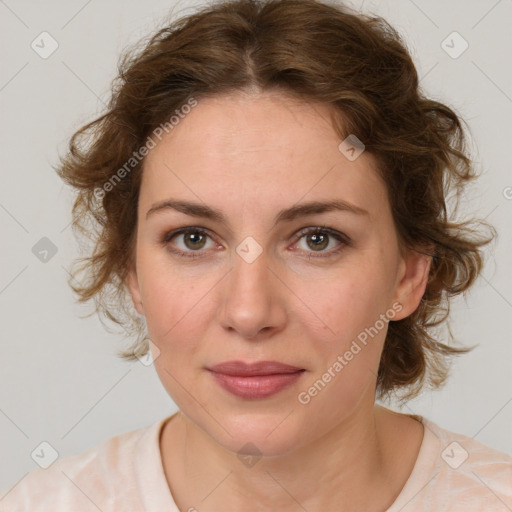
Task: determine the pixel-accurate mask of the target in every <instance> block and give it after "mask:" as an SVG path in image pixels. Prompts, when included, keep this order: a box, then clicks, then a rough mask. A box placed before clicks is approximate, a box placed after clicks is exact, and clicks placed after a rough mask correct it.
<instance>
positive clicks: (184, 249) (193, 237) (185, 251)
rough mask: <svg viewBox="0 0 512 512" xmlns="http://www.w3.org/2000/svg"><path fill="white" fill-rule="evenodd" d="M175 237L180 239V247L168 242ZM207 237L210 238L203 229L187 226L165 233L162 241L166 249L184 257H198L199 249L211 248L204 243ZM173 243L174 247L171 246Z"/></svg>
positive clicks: (199, 254)
mask: <svg viewBox="0 0 512 512" xmlns="http://www.w3.org/2000/svg"><path fill="white" fill-rule="evenodd" d="M175 238H176V239H177V240H178V241H180V240H181V242H182V245H181V247H180V245H179V244H170V242H171V241H172V240H173V239H175ZM208 238H210V240H211V237H210V235H209V234H208V232H207V231H205V230H204V229H201V228H196V227H188V228H181V229H178V230H176V231H172V232H170V233H167V234H166V235H165V236H164V238H163V240H162V243H163V244H164V245H165V246H167V248H168V250H169V251H171V252H172V253H175V254H178V255H180V256H184V257H186V258H198V257H200V256H201V252H202V251H201V249H204V248H206V249H211V246H210V247H208V246H207V243H206V241H207V239H208ZM211 241H212V244H213V245H215V243H214V242H213V240H211ZM173 245H174V246H175V247H173ZM176 246H177V248H176ZM203 252H204V251H203Z"/></svg>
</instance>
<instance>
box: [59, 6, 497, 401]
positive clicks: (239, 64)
mask: <svg viewBox="0 0 512 512" xmlns="http://www.w3.org/2000/svg"><path fill="white" fill-rule="evenodd" d="M118 71H119V74H118V76H117V77H116V79H115V80H114V82H113V84H112V91H111V97H110V100H109V103H108V105H107V108H106V112H105V113H103V114H102V115H101V116H99V117H97V118H96V119H95V120H93V121H92V122H90V123H88V124H86V125H85V126H83V127H82V128H80V129H79V130H78V131H77V132H76V133H74V135H73V136H72V137H71V139H70V141H69V151H68V152H67V153H66V155H65V156H64V157H61V159H60V164H59V165H58V166H57V167H56V171H57V172H58V174H59V176H60V177H61V178H62V179H63V180H64V181H65V182H66V183H68V184H70V185H71V186H72V187H74V188H75V189H76V191H77V195H76V199H75V202H74V205H73V212H72V213H73V219H74V220H73V227H74V230H75V233H79V234H81V235H85V236H86V238H87V239H88V240H89V241H90V242H92V243H93V246H92V249H91V250H90V251H89V255H88V256H87V257H82V258H79V259H78V260H77V261H75V265H76V264H79V266H78V267H75V268H74V270H73V271H72V274H71V278H70V280H69V284H70V286H71V288H72V289H73V290H74V292H75V293H76V294H77V296H78V301H79V302H86V301H89V300H91V299H93V300H94V303H95V310H94V311H93V312H92V313H91V314H93V313H95V312H96V313H98V314H99V317H100V319H101V320H102V322H103V319H104V318H106V319H108V320H110V321H113V322H114V323H115V324H119V325H121V326H122V327H123V328H124V330H125V332H126V333H127V334H128V335H129V336H132V337H133V336H135V338H136V340H135V342H134V343H133V344H132V345H131V347H129V348H128V349H127V350H125V351H120V352H118V355H119V356H120V357H122V358H126V359H128V360H134V359H135V358H137V357H140V356H142V355H144V354H145V353H146V352H147V351H148V340H147V331H146V327H145V321H144V319H141V318H140V316H138V315H137V314H136V312H135V311H134V308H133V304H132V303H131V299H130V296H129V293H128V289H127V286H126V277H127V273H128V270H129V267H130V265H131V264H132V263H133V258H134V250H135V235H136V228H137V203H138V196H139V189H140V183H141V175H142V171H143V164H144V158H143V157H142V156H143V155H144V154H145V152H144V151H143V150H144V147H146V148H148V147H151V146H150V143H153V145H154V143H155V141H154V137H155V136H156V137H158V138H160V136H159V134H161V132H162V127H163V128H164V129H165V131H166V132H168V131H169V130H170V129H172V127H173V126H172V125H173V124H174V123H173V122H169V117H170V116H171V115H172V114H174V113H178V114H180V112H186V110H185V107H184V106H186V105H187V104H188V105H191V104H193V101H198V100H199V101H200V98H201V97H206V96H214V95H228V94H233V93H236V92H240V91H257V92H262V91H271V90H273V91H277V92H282V93H284V94H290V95H293V96H295V97H297V98H299V99H301V100H303V101H308V102H309V101H316V102H321V103H323V104H327V105H329V106H330V107H331V110H330V111H331V112H332V122H333V128H334V129H335V130H336V131H337V133H338V134H339V136H340V139H344V138H345V137H346V136H347V135H349V134H355V135H356V136H357V138H358V139H360V140H361V141H363V143H364V145H365V150H366V151H367V152H368V153H369V154H371V155H373V156H374V157H375V159H376V161H377V162H378V166H379V172H380V173H381V176H382V178H383V180H384V182H385V183H386V187H387V191H388V197H389V202H390V205H391V210H392V214H393V219H394V222H395V226H396V230H397V234H398V238H399V242H400V247H401V249H402V248H409V249H412V250H417V251H420V252H425V253H426V254H428V255H429V256H431V258H432V260H431V268H430V273H429V277H428V282H427V286H426V290H425V293H424V295H423V298H422V300H421V302H420V304H419V306H418V308H417V309H416V311H415V312H414V313H412V314H411V315H409V316H408V317H406V318H404V319H402V320H398V321H391V322H390V323H389V328H388V332H387V337H386V340H385V343H384V348H383V352H382V357H381V361H380V366H379V370H378V376H377V393H378V396H379V397H380V398H385V397H389V396H390V395H391V392H392V391H393V392H394V393H395V394H397V392H401V394H402V397H403V398H402V400H406V399H409V398H412V397H414V396H416V395H417V394H418V393H419V391H420V390H421V389H422V388H423V387H424V386H425V385H427V384H428V385H430V387H431V388H438V387H440V386H441V385H442V384H443V383H444V382H445V380H446V377H447V374H448V369H449V363H450V360H451V356H454V355H457V354H460V353H464V352H467V351H469V350H471V348H473V347H471V348H467V347H456V346H454V344H453V343H452V344H446V343H443V342H441V341H439V340H437V339H435V337H434V335H433V330H436V329H437V328H438V326H441V324H443V325H444V322H446V321H447V319H448V313H449V305H450V299H451V297H453V296H456V295H458V294H462V293H463V292H466V291H467V290H468V289H469V287H470V286H471V285H472V284H473V283H474V281H475V280H476V278H477V277H478V275H479V273H480V271H481V268H482V263H483V254H482V247H483V246H484V245H486V244H488V243H489V242H490V241H491V240H492V239H493V237H494V235H495V230H494V228H492V226H490V225H488V224H487V223H485V222H484V221H477V220H473V221H469V220H466V221H460V222H455V221H454V220H453V218H452V217H451V216H449V213H448V206H447V203H448V199H449V195H450V194H452V195H453V197H454V198H455V203H454V208H453V214H455V210H456V208H457V205H458V202H459V198H460V195H461V192H462V191H463V189H464V188H465V185H466V184H467V183H468V182H469V181H470V180H472V179H473V178H475V177H476V172H475V169H474V166H473V164H472V161H471V160H470V157H469V152H468V150H467V138H466V135H465V128H463V126H462V121H461V119H460V118H459V117H458V116H457V115H456V114H455V112H454V111H453V110H452V109H451V108H449V107H448V106H446V105H444V104H442V103H440V102H438V101H434V100H432V99H429V98H427V97H426V96H425V95H424V94H423V93H422V91H421V89H420V87H419V80H418V74H417V71H416V69H415V66H414V64H413V62H412V59H411V57H410V55H409V53H408V51H407V49H406V46H405V44H404V43H403V41H402V39H401V37H400V35H399V34H398V33H397V32H396V31H395V30H394V29H393V28H392V27H391V26H390V25H389V24H388V23H387V22H386V21H385V20H383V19H382V18H379V17H375V16H370V15H363V14H360V13H355V12H353V11H351V10H349V9H348V8H346V7H343V6H335V5H332V4H328V3H322V2H319V1H315V0H261V1H260V0H234V1H223V2H219V3H216V4H215V5H212V6H204V7H202V8H201V9H199V10H197V11H196V12H194V13H192V14H190V15H188V16H184V17H182V18H179V19H177V20H175V21H173V22H172V23H169V24H168V25H166V26H164V28H162V29H159V30H158V31H157V32H156V33H154V35H152V36H150V37H148V38H147V39H146V40H144V41H141V42H140V43H138V44H137V46H135V47H134V48H129V49H128V50H127V51H125V52H124V53H123V55H122V56H121V58H120V60H119V64H118ZM180 117H183V116H182V115H180ZM170 119H171V121H172V117H171V118H170ZM159 127H160V128H159ZM146 153H147V149H146ZM141 155H142V156H141ZM127 163H129V166H128V167H127ZM123 170H124V171H123ZM482 227H486V228H488V230H489V233H488V234H487V236H484V235H483V233H482V230H481V228H482ZM79 276H83V277H84V280H82V282H80V279H79ZM103 323H104V322H103ZM105 326H106V325H105ZM448 331H449V329H448ZM449 338H450V340H451V341H453V336H452V334H451V332H450V333H449Z"/></svg>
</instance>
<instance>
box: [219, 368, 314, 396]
mask: <svg viewBox="0 0 512 512" xmlns="http://www.w3.org/2000/svg"><path fill="white" fill-rule="evenodd" d="M303 373H304V371H303V370H301V371H298V372H294V373H279V374H274V375H258V376H253V377H240V376H237V375H226V374H224V373H217V372H211V374H212V375H213V376H214V377H215V379H216V380H217V382H218V383H219V384H220V385H221V386H222V387H223V388H224V389H225V390H226V391H229V392H230V393H232V394H233V395H235V396H238V397H240V398H247V399H258V398H267V397H269V396H272V395H275V394H276V393H278V392H279V391H282V390H283V389H285V388H287V387H288V386H290V385H291V384H293V383H294V382H296V381H297V380H298V379H300V377H301V375H302V374H303Z"/></svg>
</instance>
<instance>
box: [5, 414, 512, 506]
mask: <svg viewBox="0 0 512 512" xmlns="http://www.w3.org/2000/svg"><path fill="white" fill-rule="evenodd" d="M166 419H167V418H164V419H163V420H160V421H158V422H156V423H154V424H153V425H151V426H149V427H145V428H141V429H138V430H134V431H131V432H127V433H124V434H120V435H118V436H115V437H112V438H110V439H107V440H105V441H104V442H102V443H100V444H98V445H96V446H94V447H92V448H90V449H89V450H87V451H85V452H83V453H79V454H77V455H71V456H67V457H63V458H61V459H57V460H56V461H55V462H54V463H53V464H52V465H51V466H49V467H48V468H47V469H42V468H38V469H36V470H33V471H31V472H29V473H28V474H26V475H25V476H24V477H23V478H22V479H21V480H19V481H18V482H17V483H15V484H14V485H13V486H11V487H10V488H9V489H6V490H5V491H4V492H3V493H2V494H0V511H1V512H18V511H19V512H21V511H24V512H26V511H30V512H89V511H91V512H93V511H94V512H98V511H101V512H138V511H140V512H142V511H145V512H180V511H179V509H178V507H177V506H176V504H175V502H174V500H173V497H172V495H171V493H170V490H169V486H168V485H167V480H166V478H165V474H164V470H163V466H162V459H161V456H160V449H159V434H160V430H161V428H162V426H163V424H164V422H165V420H166ZM421 421H422V422H423V425H424V426H425V434H424V438H423V442H422V444H421V447H420V451H419V454H418V458H417V460H416V463H415V466H414V468H413V471H412V473H411V475H410V477H409V479H408V480H407V482H406V484H405V486H404V488H403V489H402V492H401V493H400V495H399V496H398V497H397V499H396V500H395V502H394V503H393V505H391V507H390V508H388V509H387V511H386V512H399V511H400V512H413V511H414V512H426V511H429V512H432V511H435V512H440V511H450V512H475V511H479V512H507V511H512V457H510V456H508V455H506V454H504V453H500V452H498V451H496V450H493V449H491V448H488V447H487V446H485V445H483V444H481V443H479V442H478V441H475V440H474V439H472V438H470V437H467V436H464V435H461V434H456V433H453V432H450V431H448V430H444V429H442V428H440V427H439V426H437V425H436V424H435V423H432V422H431V421H429V420H426V419H425V418H421ZM192 510H193V509H192ZM197 510H198V511H199V510H200V506H199V505H198V509H197ZM182 512H187V511H182Z"/></svg>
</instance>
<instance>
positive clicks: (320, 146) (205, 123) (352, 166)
mask: <svg viewBox="0 0 512 512" xmlns="http://www.w3.org/2000/svg"><path fill="white" fill-rule="evenodd" d="M341 141H342V139H341V138H340V136H339V135H338V134H337V133H336V132H335V130H334V128H333V126H332V124H331V118H330V109H329V107H328V106H327V105H324V104H320V103H311V102H305V101H302V100H299V99H296V98H293V97H289V96H286V95H284V94H282V93H275V92H271V93H258V94H247V93H237V94H234V95H229V96H214V97H210V98H201V99H199V100H198V104H197V106H195V107H194V108H192V109H191V111H190V112H189V113H188V114H186V115H184V116H183V118H182V119H180V121H179V123H178V124H176V125H175V126H174V128H173V129H172V130H171V131H170V132H169V133H168V134H166V135H164V136H163V138H162V140H161V141H159V142H158V143H157V144H156V146H155V147H154V149H152V150H151V151H150V152H149V154H148V156H147V157H146V161H145V163H144V170H143V179H142V188H141V192H140V204H141V207H142V208H145V209H146V210H147V209H149V208H150V207H151V205H152V204H153V203H154V202H157V201H162V200H165V199H166V198H167V197H170V196H172V197H174V198H176V197H180V198H184V199H185V198H186V199H190V200H195V201H198V200H201V201H204V202H205V203H207V204H209V205H211V206H214V207H217V206H218V207H219V208H222V209H223V210H224V211H227V212H228V213H232V212H230V206H232V208H233V212H235V211H236V212H240V211H241V210H243V211H246V210H248V209H249V208H254V209H257V210H259V211H260V213H262V212H263V210H264V209H266V208H268V209H271V210H273V211H277V210H280V209H282V207H283V205H292V204H294V203H297V202H299V201H301V200H303V201H306V200H307V201H315V200H336V199H342V200H344V201H347V202H351V203H353V204H356V205H357V206H360V207H361V208H364V209H367V210H368V211H369V212H370V215H372V212H376V211H378V210H379V208H380V209H382V208H385V207H386V204H385V203H386V202H387V199H386V193H385V186H384V183H383V182H382V180H381V178H380V177H379V174H378V172H377V168H376V164H375V161H374V159H373V157H372V156H371V155H369V154H367V153H365V152H363V153H362V154H361V155H360V156H359V157H358V158H357V159H356V160H353V161H352V160H349V159H348V158H347V157H346V156H345V154H343V153H342V152H341V151H340V149H339V148H338V146H339V144H340V142H341Z"/></svg>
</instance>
